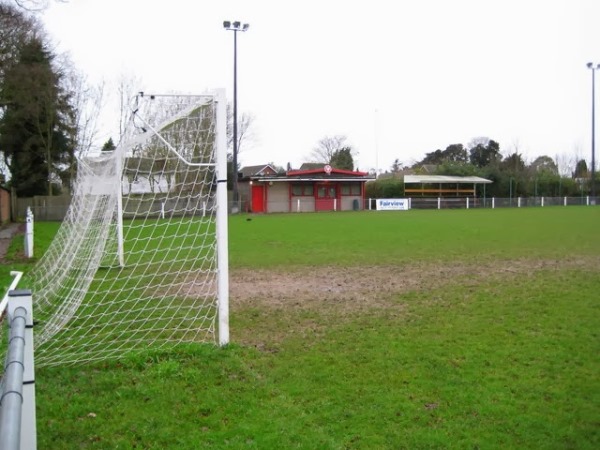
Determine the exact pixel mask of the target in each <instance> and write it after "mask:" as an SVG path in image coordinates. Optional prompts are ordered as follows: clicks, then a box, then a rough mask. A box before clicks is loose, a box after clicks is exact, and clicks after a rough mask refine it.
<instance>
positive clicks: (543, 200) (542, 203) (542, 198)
mask: <svg viewBox="0 0 600 450" xmlns="http://www.w3.org/2000/svg"><path fill="white" fill-rule="evenodd" d="M543 207H544V197H542V208H543Z"/></svg>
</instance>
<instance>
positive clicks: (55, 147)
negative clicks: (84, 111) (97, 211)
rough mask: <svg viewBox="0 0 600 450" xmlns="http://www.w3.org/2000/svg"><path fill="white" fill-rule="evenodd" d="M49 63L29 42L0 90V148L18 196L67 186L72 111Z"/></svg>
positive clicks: (71, 152)
mask: <svg viewBox="0 0 600 450" xmlns="http://www.w3.org/2000/svg"><path fill="white" fill-rule="evenodd" d="M52 63H53V55H52V53H51V52H50V51H49V50H48V49H47V48H46V46H45V45H44V43H43V42H42V41H41V40H40V39H38V38H36V37H33V38H31V39H30V40H29V41H27V42H25V43H24V44H23V45H22V46H21V48H20V50H19V56H18V58H17V62H16V63H15V64H14V65H12V66H11V67H8V68H7V70H6V72H5V74H4V80H3V83H2V85H1V86H0V104H2V105H4V110H3V115H2V117H1V118H0V149H1V150H2V153H3V156H4V162H5V164H6V166H7V167H8V168H9V171H10V174H11V180H10V184H11V186H12V187H14V188H15V189H16V192H17V195H19V196H33V195H47V194H50V195H52V193H53V192H52V185H53V183H55V184H56V183H58V182H59V181H62V182H63V184H65V183H66V184H68V183H69V181H70V177H71V173H72V171H71V170H70V169H71V165H73V164H74V162H75V161H74V159H75V158H74V149H73V134H74V133H73V129H72V127H71V124H72V123H73V110H72V108H71V106H70V103H69V96H68V94H67V93H65V92H64V90H63V89H62V87H61V84H60V81H61V75H60V74H59V73H58V72H57V71H55V70H54V68H53V65H52Z"/></svg>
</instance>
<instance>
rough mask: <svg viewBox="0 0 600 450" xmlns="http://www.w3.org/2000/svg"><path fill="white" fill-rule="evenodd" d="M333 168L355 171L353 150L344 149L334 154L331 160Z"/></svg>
mask: <svg viewBox="0 0 600 450" xmlns="http://www.w3.org/2000/svg"><path fill="white" fill-rule="evenodd" d="M329 164H330V165H331V167H335V168H336V169H342V170H354V158H352V149H351V148H350V147H343V148H340V149H339V150H336V151H334V152H333V155H332V156H331V159H330V160H329Z"/></svg>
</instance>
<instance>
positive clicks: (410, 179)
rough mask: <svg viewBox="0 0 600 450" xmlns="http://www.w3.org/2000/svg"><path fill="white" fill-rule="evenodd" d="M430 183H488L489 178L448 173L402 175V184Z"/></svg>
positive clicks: (489, 181)
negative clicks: (458, 175)
mask: <svg viewBox="0 0 600 450" xmlns="http://www.w3.org/2000/svg"><path fill="white" fill-rule="evenodd" d="M411 183H432V184H445V183H446V184H447V183H452V184H489V183H492V181H491V180H487V179H485V178H481V177H457V176H449V175H404V184H411Z"/></svg>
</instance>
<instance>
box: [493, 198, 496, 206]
mask: <svg viewBox="0 0 600 450" xmlns="http://www.w3.org/2000/svg"><path fill="white" fill-rule="evenodd" d="M495 207H496V197H492V209H494V208H495Z"/></svg>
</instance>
